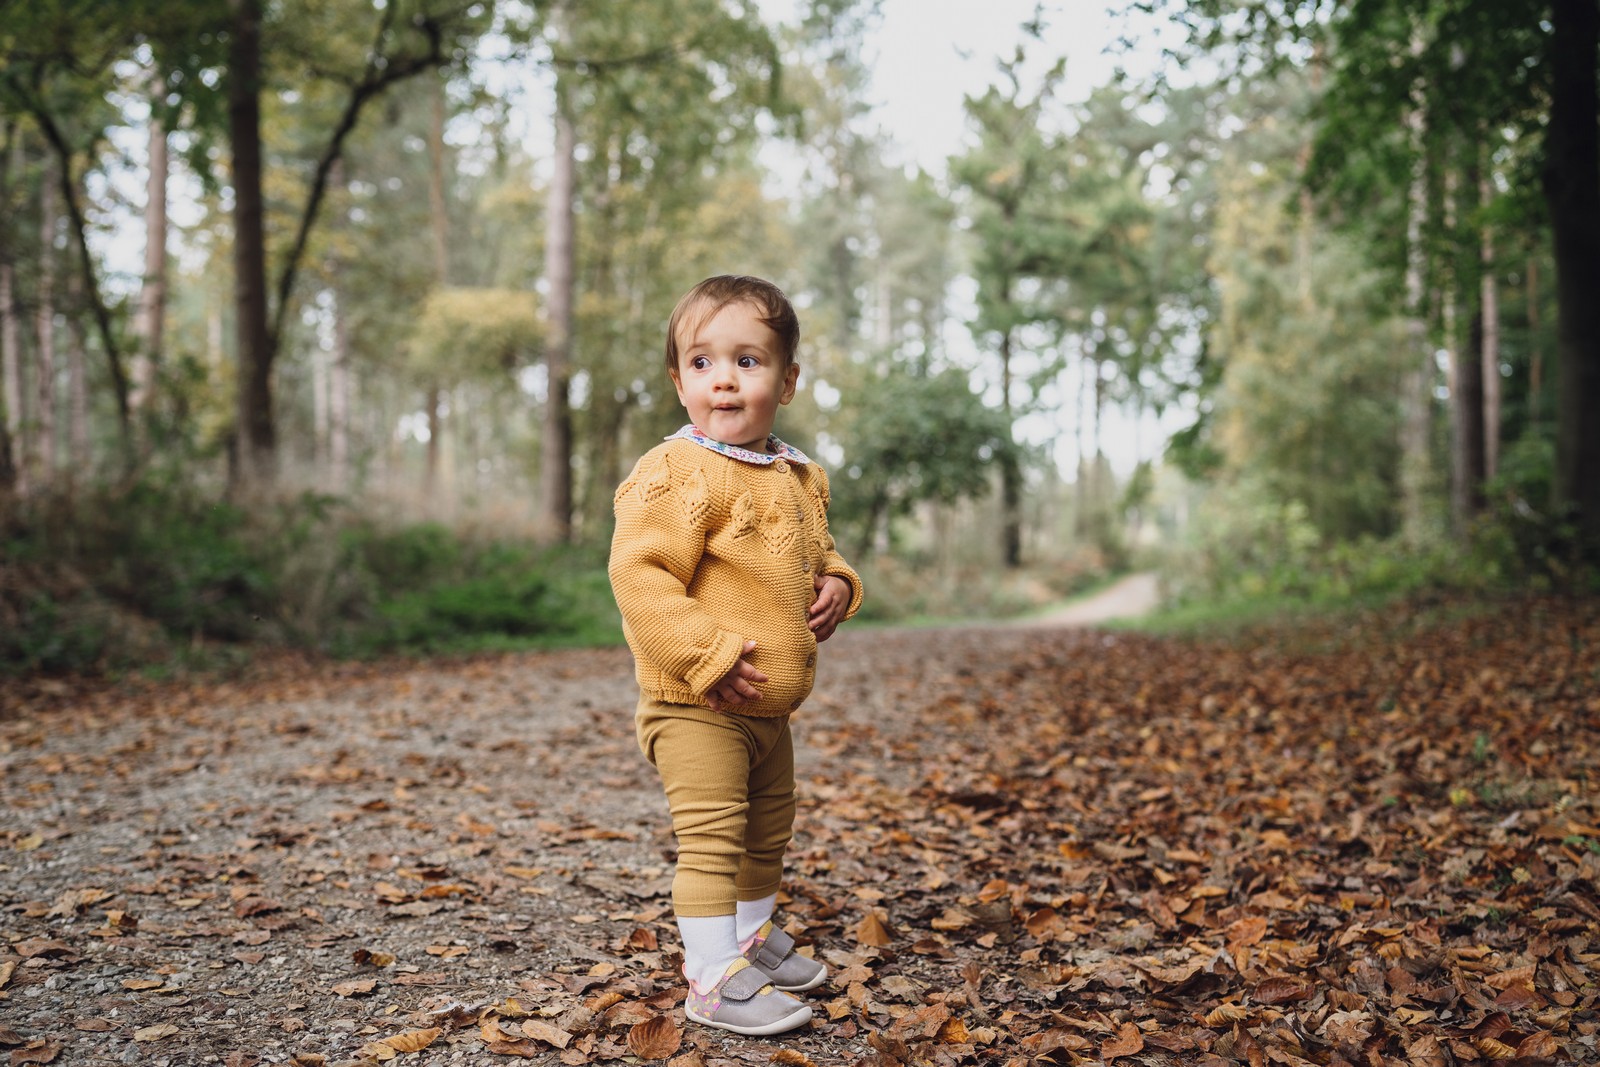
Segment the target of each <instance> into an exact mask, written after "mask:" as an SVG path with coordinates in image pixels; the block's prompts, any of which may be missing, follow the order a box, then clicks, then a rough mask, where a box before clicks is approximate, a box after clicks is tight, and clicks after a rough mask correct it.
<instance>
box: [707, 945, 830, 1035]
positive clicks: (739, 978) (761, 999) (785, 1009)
mask: <svg viewBox="0 0 1600 1067" xmlns="http://www.w3.org/2000/svg"><path fill="white" fill-rule="evenodd" d="M683 1012H684V1014H685V1015H687V1016H688V1017H689V1018H691V1019H693V1020H694V1021H695V1022H697V1023H703V1024H704V1025H706V1026H715V1027H717V1028H718V1029H719V1030H732V1031H733V1032H734V1033H736V1034H744V1035H746V1036H748V1037H766V1036H768V1035H770V1034H782V1033H787V1032H788V1031H790V1030H793V1029H795V1028H796V1027H800V1026H804V1025H805V1024H806V1023H808V1022H810V1021H811V1005H809V1004H803V1003H801V1002H800V1001H798V1000H796V999H795V998H794V997H791V996H790V995H789V994H787V993H783V992H780V991H779V990H778V989H777V987H776V986H774V985H773V984H772V979H770V978H768V977H767V975H766V972H764V971H762V970H761V968H759V967H754V966H751V964H750V961H749V960H747V959H743V958H740V959H737V960H734V961H733V964H732V965H731V966H730V967H729V968H728V973H727V974H724V975H723V976H722V978H721V980H719V981H718V982H717V984H716V985H714V986H712V987H711V989H710V990H709V991H707V992H705V993H700V992H697V991H696V990H695V987H694V984H693V983H690V985H689V997H688V999H687V1000H685V1001H684V1002H683Z"/></svg>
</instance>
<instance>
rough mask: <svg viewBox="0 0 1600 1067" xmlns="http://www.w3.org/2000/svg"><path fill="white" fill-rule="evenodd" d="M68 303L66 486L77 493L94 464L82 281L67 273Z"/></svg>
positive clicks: (76, 276)
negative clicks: (90, 433)
mask: <svg viewBox="0 0 1600 1067" xmlns="http://www.w3.org/2000/svg"><path fill="white" fill-rule="evenodd" d="M67 278H68V281H67V305H68V308H69V309H70V310H69V312H68V313H69V314H70V316H71V329H69V330H68V331H67V488H68V490H69V491H70V492H73V493H76V492H77V489H78V486H79V485H80V484H81V482H82V479H83V477H84V476H85V475H87V474H88V473H89V472H90V471H91V470H92V469H93V468H94V456H93V455H91V454H90V451H89V366H88V355H87V348H88V345H87V343H86V342H85V339H84V332H83V313H82V311H83V282H82V281H81V280H79V278H78V275H77V274H68V275H67Z"/></svg>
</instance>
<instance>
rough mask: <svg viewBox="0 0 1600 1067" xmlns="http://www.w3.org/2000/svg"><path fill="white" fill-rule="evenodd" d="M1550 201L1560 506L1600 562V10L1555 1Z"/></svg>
mask: <svg viewBox="0 0 1600 1067" xmlns="http://www.w3.org/2000/svg"><path fill="white" fill-rule="evenodd" d="M1550 23H1551V33H1550V37H1549V40H1550V56H1549V60H1550V71H1551V95H1550V120H1549V125H1548V127H1547V128H1546V132H1545V159H1544V175H1543V177H1544V192H1545V200H1546V203H1547V205H1548V207H1549V210H1550V223H1551V229H1552V231H1553V233H1554V237H1555V258H1556V292H1557V317H1558V340H1557V355H1558V359H1559V375H1560V389H1559V390H1558V396H1559V399H1558V401H1557V408H1556V477H1555V496H1556V501H1555V502H1556V505H1557V507H1558V508H1560V509H1562V510H1570V511H1571V512H1574V513H1575V515H1576V518H1577V522H1578V529H1579V539H1580V542H1581V545H1582V551H1583V553H1584V554H1585V555H1586V556H1588V557H1589V558H1591V559H1600V300H1597V299H1596V298H1595V294H1596V293H1600V91H1597V89H1596V76H1597V70H1596V67H1597V65H1600V57H1597V54H1596V53H1597V52H1600V4H1596V3H1595V0H1554V2H1553V3H1552V5H1551V19H1550Z"/></svg>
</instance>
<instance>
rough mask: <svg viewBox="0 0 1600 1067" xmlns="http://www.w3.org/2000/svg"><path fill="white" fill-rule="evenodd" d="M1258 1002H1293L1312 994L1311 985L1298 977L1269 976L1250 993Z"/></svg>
mask: <svg viewBox="0 0 1600 1067" xmlns="http://www.w3.org/2000/svg"><path fill="white" fill-rule="evenodd" d="M1250 995H1251V997H1252V998H1254V1000H1255V1002H1256V1003H1257V1004H1293V1003H1294V1002H1295V1001H1299V1000H1305V999H1307V998H1308V997H1310V996H1311V986H1310V985H1308V984H1307V983H1305V982H1302V981H1300V980H1299V979H1298V978H1268V979H1267V980H1266V981H1264V982H1262V983H1261V984H1260V985H1258V986H1256V988H1255V991H1254V992H1253V993H1251V994H1250Z"/></svg>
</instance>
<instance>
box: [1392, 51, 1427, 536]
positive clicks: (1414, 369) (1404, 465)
mask: <svg viewBox="0 0 1600 1067" xmlns="http://www.w3.org/2000/svg"><path fill="white" fill-rule="evenodd" d="M1418 48H1420V42H1416V43H1414V44H1413V51H1415V50H1417V49H1418ZM1422 99H1423V93H1422V87H1421V86H1417V87H1416V88H1415V89H1414V91H1413V93H1412V101H1413V104H1412V108H1411V110H1410V111H1408V112H1407V113H1406V129H1407V132H1408V136H1409V138H1410V143H1411V150H1412V164H1411V186H1410V189H1409V191H1408V193H1407V195H1406V267H1405V329H1406V345H1405V348H1404V350H1403V357H1404V358H1403V359H1402V362H1401V372H1400V407H1401V422H1400V528H1401V532H1402V535H1403V536H1404V538H1405V539H1406V540H1407V541H1409V542H1410V543H1412V544H1418V543H1420V542H1421V541H1422V539H1423V537H1424V531H1425V529H1426V527H1427V517H1428V509H1427V496H1428V486H1429V484H1430V483H1431V482H1432V480H1433V470H1432V468H1433V464H1432V461H1431V460H1430V458H1429V454H1428V437H1429V434H1430V425H1431V423H1432V405H1433V378H1434V362H1433V346H1432V345H1430V344H1429V343H1428V322H1427V318H1426V308H1425V306H1424V302H1425V298H1426V294H1425V288H1424V282H1423V271H1424V266H1425V261H1426V251H1425V249H1424V248H1423V244H1422V224H1423V220H1424V219H1425V218H1426V217H1427V214H1428V183H1427V165H1426V160H1425V157H1424V154H1423V146H1422V142H1423V128H1424V125H1425V118H1424V111H1423V106H1422Z"/></svg>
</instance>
